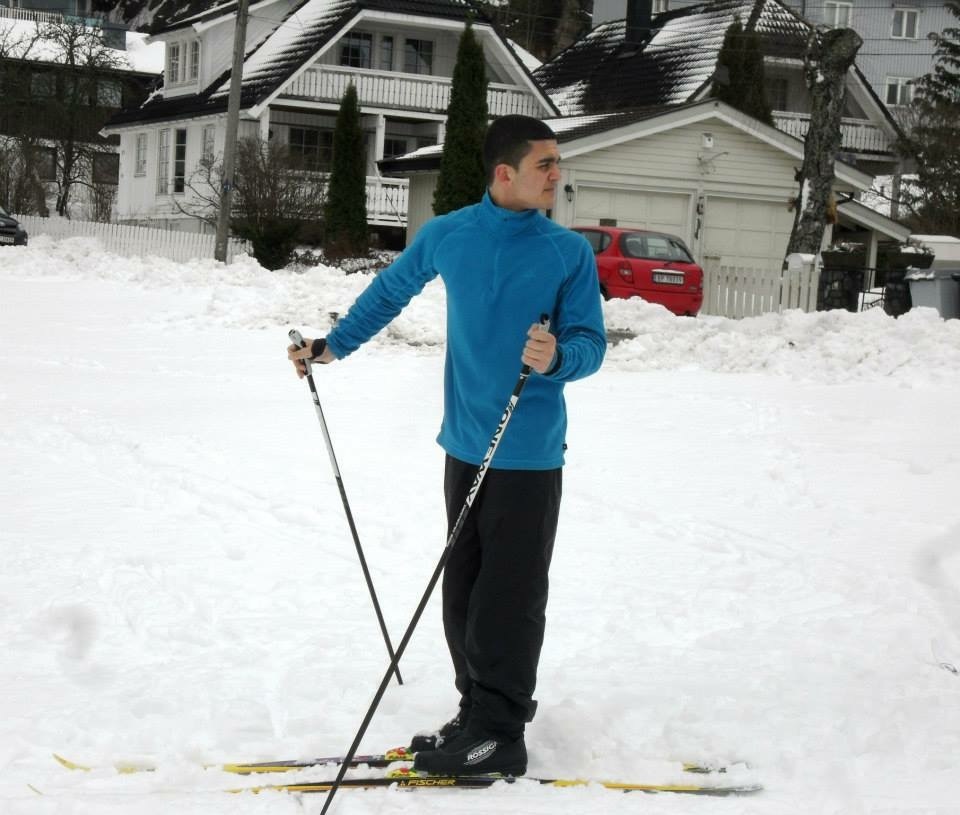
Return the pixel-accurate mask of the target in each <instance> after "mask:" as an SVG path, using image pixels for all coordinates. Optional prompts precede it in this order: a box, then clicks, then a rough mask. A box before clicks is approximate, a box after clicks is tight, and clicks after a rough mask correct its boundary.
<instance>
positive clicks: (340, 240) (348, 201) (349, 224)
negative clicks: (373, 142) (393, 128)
mask: <svg viewBox="0 0 960 815" xmlns="http://www.w3.org/2000/svg"><path fill="white" fill-rule="evenodd" d="M368 241H369V234H368V232H367V157H366V155H365V154H364V148H363V130H362V128H361V126H360V103H359V102H358V100H357V89H356V88H355V87H354V86H353V83H352V82H351V83H350V84H349V85H348V86H347V90H346V92H345V93H344V94H343V99H341V100H340V111H339V113H337V125H336V128H335V130H334V132H333V167H332V168H331V171H330V181H329V185H328V187H327V203H326V207H325V210H324V237H323V251H324V254H325V255H326V256H327V257H328V258H330V259H331V260H340V259H342V258H345V257H360V256H366V254H367V252H368V250H369V248H370V246H369V242H368Z"/></svg>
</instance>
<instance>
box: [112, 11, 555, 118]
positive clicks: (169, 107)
mask: <svg viewBox="0 0 960 815" xmlns="http://www.w3.org/2000/svg"><path fill="white" fill-rule="evenodd" d="M233 5H234V4H233V3H232V2H228V3H220V4H216V5H214V6H212V7H211V8H209V9H208V10H207V11H206V12H199V13H198V12H197V11H196V10H194V11H193V13H192V14H191V15H190V16H189V17H186V18H181V19H180V20H174V21H172V22H171V24H170V26H169V27H168V28H167V29H165V31H169V30H176V29H178V28H180V27H182V26H183V25H194V24H199V23H209V22H210V21H212V20H215V19H217V18H218V17H221V16H223V14H224V12H227V13H228V14H229V12H230V11H231V10H232V8H233ZM370 11H373V12H386V13H393V14H403V15H414V16H418V17H429V18H432V19H438V18H439V19H446V20H451V21H454V22H458V23H466V21H467V19H468V18H471V17H472V18H473V19H474V21H475V24H477V25H485V26H490V27H491V28H492V29H493V30H494V31H495V32H496V29H495V28H494V27H493V25H492V23H490V21H489V20H488V19H487V18H486V17H485V16H484V15H483V13H482V12H481V11H480V10H479V8H478V7H476V6H474V5H473V0H303V2H301V3H300V4H299V5H297V6H296V7H295V8H293V9H292V10H291V11H290V12H289V13H288V14H287V15H286V16H285V17H284V18H283V20H282V21H281V22H280V24H279V25H278V26H277V27H276V28H275V29H274V30H273V31H271V32H270V33H269V34H268V35H267V36H266V37H265V38H264V39H263V40H262V41H261V42H260V43H259V44H258V45H256V46H254V47H253V48H252V49H251V50H250V51H249V52H248V53H247V55H246V59H245V62H244V66H243V84H242V88H241V101H240V107H241V109H242V110H249V109H251V108H256V107H257V106H258V105H261V104H264V103H266V102H268V101H269V99H270V98H271V97H272V96H273V95H275V94H276V93H277V92H278V91H279V90H280V89H281V88H282V87H283V85H284V84H285V83H286V82H287V81H289V79H290V78H291V77H292V76H293V75H294V74H295V73H296V72H297V71H298V70H299V69H300V68H302V67H303V66H304V65H305V64H306V62H307V61H308V60H309V59H311V58H312V57H313V56H314V55H315V54H317V52H318V51H320V50H321V49H322V48H323V47H324V46H326V45H327V44H329V43H330V42H331V41H332V40H334V39H336V37H337V36H338V35H339V33H340V32H341V31H342V30H343V29H344V28H345V27H346V26H347V25H348V24H349V23H350V22H351V21H352V20H354V19H355V18H356V17H358V16H359V15H361V14H363V13H364V12H370ZM160 33H161V34H162V33H163V32H160ZM496 34H497V36H498V37H500V34H499V32H496ZM500 39H501V41H502V42H503V44H504V48H505V49H506V50H508V51H510V53H513V51H512V49H510V46H509V44H508V43H507V42H506V40H503V38H502V37H500ZM517 65H518V70H519V71H522V72H523V73H524V74H525V75H527V76H528V77H529V75H530V73H529V71H528V70H527V69H526V67H525V66H523V64H522V62H521V61H520V60H519V58H517ZM229 80H230V71H229V70H228V71H225V72H224V73H223V74H222V75H221V76H219V77H217V78H216V79H215V80H214V81H213V82H211V83H210V85H208V86H207V88H205V89H204V90H203V91H201V92H200V93H198V94H190V95H188V96H182V95H179V96H174V97H171V98H164V97H163V95H162V93H158V94H155V95H154V96H153V97H151V98H150V99H148V100H147V102H146V103H144V105H143V106H142V107H140V108H138V109H136V110H128V111H123V112H121V113H120V114H118V115H117V116H115V117H114V118H113V119H111V121H110V123H109V126H115V125H123V124H129V123H131V122H149V121H160V120H166V119H175V118H191V117H196V116H203V115H208V114H213V113H220V112H222V111H224V110H226V107H227V96H228V94H229V84H230V82H229ZM530 84H531V86H532V87H533V86H534V85H533V82H532V81H531V83H530ZM542 98H543V100H544V104H546V105H549V104H550V102H549V98H548V97H546V96H545V95H543V96H542Z"/></svg>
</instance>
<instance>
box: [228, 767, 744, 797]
mask: <svg viewBox="0 0 960 815" xmlns="http://www.w3.org/2000/svg"><path fill="white" fill-rule="evenodd" d="M500 782H503V783H506V784H539V785H540V786H549V787H589V786H598V787H603V788H604V789H608V790H620V791H622V792H647V793H675V794H682V795H705V796H707V795H712V796H735V795H753V794H755V793H758V792H760V791H761V790H762V789H763V787H762V786H760V785H759V784H644V783H636V782H628V781H594V780H590V779H585V778H539V777H531V776H523V777H520V778H516V777H513V776H504V775H497V774H491V775H431V774H429V773H418V772H416V771H415V770H410V769H408V768H402V769H398V770H393V771H391V772H389V773H387V774H386V775H385V776H378V777H375V778H343V779H341V781H340V784H339V786H340V787H343V788H346V789H374V788H377V787H396V788H398V789H486V788H488V787H492V786H493V785H494V784H498V783H500ZM335 783H336V782H334V781H333V780H330V781H307V782H300V783H294V784H266V785H262V786H257V787H243V788H239V789H232V790H230V792H232V793H253V794H260V793H263V792H287V793H307V794H309V793H315V792H329V790H330V788H331V787H333V785H334V784H335Z"/></svg>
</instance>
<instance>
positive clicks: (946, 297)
mask: <svg viewBox="0 0 960 815" xmlns="http://www.w3.org/2000/svg"><path fill="white" fill-rule="evenodd" d="M904 279H905V280H906V281H907V282H908V283H909V284H910V298H911V299H912V300H913V307H914V308H917V307H918V306H925V307H927V308H935V309H936V310H937V312H938V313H939V314H940V316H941V317H943V319H944V320H949V319H951V318H956V317H960V285H957V280H958V279H960V269H907V273H906V275H905V276H904Z"/></svg>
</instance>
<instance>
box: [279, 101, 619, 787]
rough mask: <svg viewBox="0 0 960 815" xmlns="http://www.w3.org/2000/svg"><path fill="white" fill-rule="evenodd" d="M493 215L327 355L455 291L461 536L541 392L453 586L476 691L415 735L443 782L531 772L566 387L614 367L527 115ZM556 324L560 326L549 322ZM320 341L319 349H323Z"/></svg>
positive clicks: (450, 228) (451, 608)
mask: <svg viewBox="0 0 960 815" xmlns="http://www.w3.org/2000/svg"><path fill="white" fill-rule="evenodd" d="M483 160H484V166H485V169H486V172H487V179H488V190H487V193H486V195H485V196H484V198H483V200H482V201H481V203H479V204H475V205H473V206H468V207H464V208H463V209H460V210H457V211H456V212H451V213H448V214H447V215H443V216H440V217H437V218H434V219H433V220H431V221H430V222H429V223H427V224H426V225H425V226H424V227H423V228H422V229H421V230H420V232H419V233H418V235H417V237H416V240H415V241H414V242H413V244H412V245H411V246H410V247H409V248H408V249H407V250H406V251H405V252H404V253H403V254H402V255H401V256H400V257H399V258H398V259H397V260H396V261H395V262H394V263H393V264H392V265H391V266H390V267H389V268H387V269H385V270H384V271H383V272H381V273H380V274H379V275H378V276H377V277H376V278H375V280H374V281H373V282H372V283H371V284H370V286H369V287H368V288H367V289H366V290H365V291H364V292H363V294H361V295H360V297H358V298H357V301H356V302H355V303H354V305H353V306H352V307H351V308H350V311H349V313H348V314H347V315H346V317H344V318H343V319H341V320H340V321H339V322H338V323H337V326H336V328H334V330H333V331H331V333H330V335H329V336H328V337H327V338H326V346H325V348H324V350H323V351H322V353H321V354H320V355H319V356H317V357H315V358H314V357H312V356H311V355H312V353H313V351H312V350H311V344H312V343H311V341H309V340H308V341H307V347H306V348H304V349H298V348H296V347H295V346H291V347H290V349H289V351H288V356H289V358H290V359H291V360H293V362H294V365H295V366H296V369H297V373H298V375H299V376H301V377H302V376H304V375H305V366H304V364H303V360H304V359H306V358H311V359H314V361H316V362H320V363H329V362H333V361H334V360H336V359H342V358H343V357H345V356H346V355H348V354H349V353H351V352H353V351H355V350H356V349H357V348H358V347H359V346H360V345H361V344H363V343H364V342H366V341H367V340H368V339H370V338H371V337H372V336H373V335H374V334H376V333H377V332H378V331H380V330H381V329H382V328H383V327H384V326H386V325H387V323H389V322H390V321H391V320H392V319H393V318H394V317H396V316H397V314H399V312H400V311H401V310H402V309H403V308H404V306H406V305H407V303H408V302H409V301H410V299H411V298H412V297H413V296H414V295H416V294H418V293H419V292H420V291H421V290H422V289H423V287H424V286H425V285H426V284H427V283H428V282H429V281H430V280H432V279H433V278H435V277H436V276H437V275H440V277H441V278H442V279H443V281H444V284H445V286H446V291H447V354H446V365H445V375H444V416H443V422H442V425H441V428H440V435H439V437H438V441H439V443H440V445H441V446H442V447H443V448H444V450H445V451H446V452H447V458H446V467H445V473H444V495H445V498H446V506H447V518H448V525H449V527H451V528H452V526H453V524H454V522H455V521H456V519H457V516H458V515H459V513H460V509H461V508H462V506H463V504H464V501H465V500H466V495H467V492H468V490H469V488H470V485H471V484H472V482H473V479H474V476H475V475H476V472H477V467H478V465H479V464H480V462H481V461H482V459H483V456H484V454H485V453H486V451H487V448H488V446H489V443H490V438H491V436H492V434H493V431H494V430H495V429H496V427H497V425H498V423H499V420H500V417H501V414H502V412H503V409H504V407H505V405H506V403H507V399H508V398H509V396H510V393H511V391H512V389H513V386H514V384H515V383H516V380H517V376H518V374H519V371H520V367H521V364H525V365H529V366H530V367H531V368H532V369H533V371H535V372H536V373H535V375H531V377H530V378H529V380H528V381H527V384H526V388H525V390H524V392H523V396H522V398H521V399H520V402H519V404H518V405H517V408H516V410H515V411H514V414H513V416H512V418H511V424H510V425H509V427H508V428H507V430H506V432H505V434H504V436H503V439H502V440H501V443H500V447H499V448H498V450H497V453H496V455H495V457H494V459H493V461H492V463H491V467H490V469H489V470H488V471H487V475H486V479H485V480H484V482H483V486H482V487H481V489H480V492H479V494H478V495H477V498H476V500H475V501H474V504H473V506H472V508H471V510H470V513H469V515H468V517H467V519H466V522H465V524H464V527H463V529H462V531H461V533H460V537H459V539H458V540H457V541H456V542H455V543H454V545H453V547H452V549H451V552H450V557H449V560H448V562H447V564H446V567H445V570H444V575H443V623H444V633H445V635H446V640H447V645H448V648H449V650H450V656H451V658H452V660H453V667H454V673H455V684H456V687H457V690H458V691H459V692H460V710H459V712H458V713H457V715H456V716H455V717H454V718H453V719H452V720H451V721H449V722H447V724H445V725H444V726H443V727H442V728H440V730H439V731H438V732H437V733H434V734H432V735H418V736H415V737H414V739H413V742H412V744H411V749H413V750H414V751H416V752H417V756H416V760H415V766H416V768H417V769H419V770H424V771H429V772H435V773H467V774H469V773H488V772H501V773H510V774H515V775H519V774H523V773H524V772H526V767H527V753H526V746H525V743H524V728H525V724H526V723H527V722H529V721H531V720H532V718H533V714H534V712H535V710H536V705H537V703H536V702H535V701H534V699H533V692H534V688H535V686H536V677H537V664H538V661H539V658H540V649H541V646H542V644H543V635H544V627H545V621H546V617H545V611H546V603H547V572H548V569H549V566H550V558H551V554H552V551H553V541H554V536H555V534H556V528H557V516H558V513H559V509H560V494H561V472H562V471H561V467H562V465H563V452H564V450H565V448H566V444H565V440H564V437H565V433H566V409H565V406H564V401H563V386H564V383H565V382H569V381H572V380H574V379H579V378H581V377H584V376H587V375H589V374H591V373H593V372H594V371H596V370H597V369H598V368H599V367H600V363H601V361H602V359H603V355H604V352H605V350H606V336H605V334H604V328H603V318H602V313H601V308H600V293H599V284H598V280H597V272H596V265H595V261H594V257H593V252H592V251H591V249H590V246H589V244H588V243H587V242H586V241H585V240H584V239H583V238H582V237H581V236H580V235H577V234H576V233H574V232H571V231H569V230H567V229H564V228H563V227H560V226H558V225H557V224H555V223H553V222H552V221H550V220H549V219H547V218H546V217H544V216H543V215H542V214H541V212H540V210H542V209H550V208H552V206H553V200H554V194H555V192H556V187H557V184H558V182H559V180H560V171H559V168H558V163H559V161H560V153H559V151H558V149H557V141H556V136H555V135H554V133H553V131H552V130H550V128H549V127H548V126H547V125H546V124H544V123H543V122H541V121H539V120H537V119H532V118H529V117H526V116H506V117H503V118H501V119H497V120H496V121H494V122H493V123H492V124H491V125H490V127H489V129H488V131H487V136H486V139H485V142H484V148H483ZM541 314H547V315H548V316H549V317H550V330H549V331H548V330H545V329H544V328H543V327H542V326H541V325H539V324H538V323H537V322H536V321H537V320H538V318H539V317H540V315H541ZM319 348H320V344H319V343H318V344H317V351H319Z"/></svg>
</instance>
